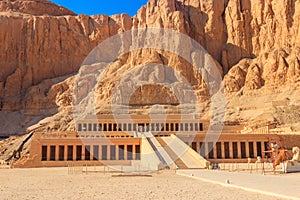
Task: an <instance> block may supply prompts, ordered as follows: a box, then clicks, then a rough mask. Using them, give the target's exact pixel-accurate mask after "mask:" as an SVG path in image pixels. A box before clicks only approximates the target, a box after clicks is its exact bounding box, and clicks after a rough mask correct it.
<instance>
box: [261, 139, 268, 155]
mask: <svg viewBox="0 0 300 200" xmlns="http://www.w3.org/2000/svg"><path fill="white" fill-rule="evenodd" d="M266 150H267V149H265V141H261V155H263V151H266Z"/></svg>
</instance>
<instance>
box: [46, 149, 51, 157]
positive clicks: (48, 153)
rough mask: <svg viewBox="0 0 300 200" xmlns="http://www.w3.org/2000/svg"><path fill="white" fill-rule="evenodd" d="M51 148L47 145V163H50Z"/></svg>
mask: <svg viewBox="0 0 300 200" xmlns="http://www.w3.org/2000/svg"><path fill="white" fill-rule="evenodd" d="M50 146H51V145H47V159H46V160H47V161H49V160H50Z"/></svg>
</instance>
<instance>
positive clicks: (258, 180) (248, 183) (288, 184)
mask: <svg viewBox="0 0 300 200" xmlns="http://www.w3.org/2000/svg"><path fill="white" fill-rule="evenodd" d="M177 174H178V175H182V176H187V177H192V178H195V179H198V180H201V181H206V182H210V183H216V184H220V185H223V186H226V187H235V188H239V189H243V190H246V191H251V192H256V193H261V194H266V195H272V196H276V197H279V198H286V199H298V200H300V192H299V187H300V173H296V174H280V175H262V174H247V173H238V172H226V171H218V170H178V171H177ZM227 180H228V181H229V183H227Z"/></svg>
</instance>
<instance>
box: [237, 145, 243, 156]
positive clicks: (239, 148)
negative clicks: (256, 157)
mask: <svg viewBox="0 0 300 200" xmlns="http://www.w3.org/2000/svg"><path fill="white" fill-rule="evenodd" d="M237 146H238V158H242V149H241V142H240V141H238V142H237Z"/></svg>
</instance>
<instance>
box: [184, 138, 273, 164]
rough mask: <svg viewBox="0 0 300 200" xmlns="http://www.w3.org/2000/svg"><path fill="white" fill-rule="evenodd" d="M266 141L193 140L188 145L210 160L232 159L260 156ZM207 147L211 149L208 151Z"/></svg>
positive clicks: (266, 144)
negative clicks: (214, 141)
mask: <svg viewBox="0 0 300 200" xmlns="http://www.w3.org/2000/svg"><path fill="white" fill-rule="evenodd" d="M268 143H269V142H268V141H265V140H262V141H234V140H233V141H218V142H216V143H215V145H214V144H213V142H205V143H204V142H198V141H193V142H191V143H190V144H189V145H190V147H191V148H192V149H193V150H195V151H196V152H198V153H199V154H200V155H201V156H202V157H204V158H206V159H208V160H210V159H213V160H217V159H222V160H226V159H228V160H232V159H248V158H257V157H258V156H260V157H262V155H263V154H262V153H263V151H265V150H267V148H268ZM209 149H211V150H210V151H209Z"/></svg>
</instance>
